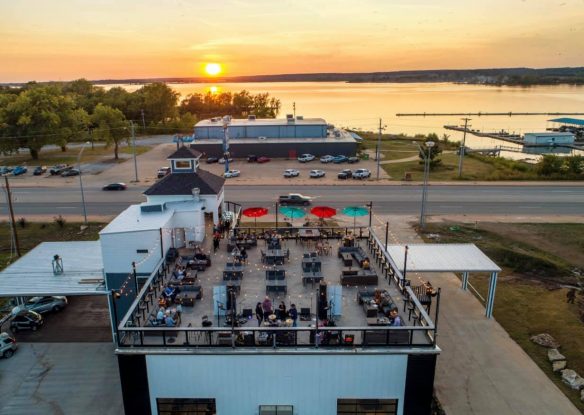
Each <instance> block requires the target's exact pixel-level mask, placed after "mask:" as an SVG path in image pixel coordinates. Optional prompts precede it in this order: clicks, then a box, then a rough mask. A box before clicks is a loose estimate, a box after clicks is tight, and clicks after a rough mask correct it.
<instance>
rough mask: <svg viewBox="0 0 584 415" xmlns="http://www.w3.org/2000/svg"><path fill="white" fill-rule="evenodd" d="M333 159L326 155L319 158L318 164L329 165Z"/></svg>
mask: <svg viewBox="0 0 584 415" xmlns="http://www.w3.org/2000/svg"><path fill="white" fill-rule="evenodd" d="M334 159H335V158H334V157H333V156H330V155H327V156H322V157H321V158H320V162H321V163H330V162H331V161H333V160H334Z"/></svg>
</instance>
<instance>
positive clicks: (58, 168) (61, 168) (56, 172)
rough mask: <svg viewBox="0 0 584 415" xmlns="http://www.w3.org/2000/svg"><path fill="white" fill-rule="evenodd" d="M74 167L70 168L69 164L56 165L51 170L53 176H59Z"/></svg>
mask: <svg viewBox="0 0 584 415" xmlns="http://www.w3.org/2000/svg"><path fill="white" fill-rule="evenodd" d="M71 168H73V166H68V165H67V164H56V165H54V166H53V167H51V168H50V169H49V173H50V174H51V176H58V175H60V174H61V173H63V172H64V171H65V170H68V169H71Z"/></svg>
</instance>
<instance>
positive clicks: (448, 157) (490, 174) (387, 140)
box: [359, 132, 538, 181]
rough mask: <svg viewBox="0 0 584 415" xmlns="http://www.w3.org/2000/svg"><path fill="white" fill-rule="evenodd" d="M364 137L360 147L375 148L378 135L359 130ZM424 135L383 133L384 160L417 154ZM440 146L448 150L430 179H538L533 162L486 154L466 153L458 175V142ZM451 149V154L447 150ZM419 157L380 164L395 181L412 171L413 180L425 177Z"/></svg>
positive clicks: (431, 173) (382, 149)
mask: <svg viewBox="0 0 584 415" xmlns="http://www.w3.org/2000/svg"><path fill="white" fill-rule="evenodd" d="M359 135H361V137H363V139H364V140H363V142H362V143H361V144H360V148H361V150H369V151H375V149H376V148H377V135H376V134H373V133H364V132H359ZM424 140H425V137H424V136H415V137H408V136H392V135H387V134H385V135H382V139H381V150H380V151H381V152H382V154H383V159H382V160H398V159H404V158H408V157H411V156H415V155H417V154H418V144H420V145H421V144H422V143H423V142H424ZM440 147H441V148H442V150H443V151H445V152H446V153H444V152H443V153H442V154H441V155H440V159H441V160H442V163H441V164H440V165H439V166H436V167H434V168H433V169H432V170H431V171H430V180H434V181H449V180H534V179H537V178H538V177H537V175H536V172H535V167H534V166H533V165H530V164H527V163H523V162H519V161H514V160H507V159H503V158H501V157H487V156H483V155H479V154H472V155H467V156H465V158H464V164H463V175H462V178H461V179H459V178H458V155H457V154H455V153H452V151H456V150H457V149H458V143H454V142H444V141H440ZM448 152H450V153H448ZM420 161H421V159H420V160H415V161H407V162H403V163H392V164H381V166H382V167H383V169H384V170H385V171H386V172H387V174H389V175H390V176H391V177H392V179H394V180H402V179H403V177H404V176H405V173H410V175H411V177H412V180H415V181H420V180H423V175H424V165H423V164H420Z"/></svg>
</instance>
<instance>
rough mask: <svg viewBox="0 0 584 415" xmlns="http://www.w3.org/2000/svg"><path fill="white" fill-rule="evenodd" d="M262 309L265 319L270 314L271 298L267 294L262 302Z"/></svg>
mask: <svg viewBox="0 0 584 415" xmlns="http://www.w3.org/2000/svg"><path fill="white" fill-rule="evenodd" d="M262 310H263V311H264V320H266V321H267V320H268V317H269V316H270V315H271V314H272V300H270V297H268V296H267V295H266V298H264V301H263V302H262Z"/></svg>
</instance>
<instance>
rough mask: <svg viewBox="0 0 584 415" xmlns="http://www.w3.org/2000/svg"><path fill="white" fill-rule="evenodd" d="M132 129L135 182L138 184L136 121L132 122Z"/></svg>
mask: <svg viewBox="0 0 584 415" xmlns="http://www.w3.org/2000/svg"><path fill="white" fill-rule="evenodd" d="M130 127H131V129H132V150H133V153H134V175H135V180H134V181H135V182H136V183H138V182H139V181H140V180H138V160H136V133H135V131H134V121H132V120H130Z"/></svg>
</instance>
